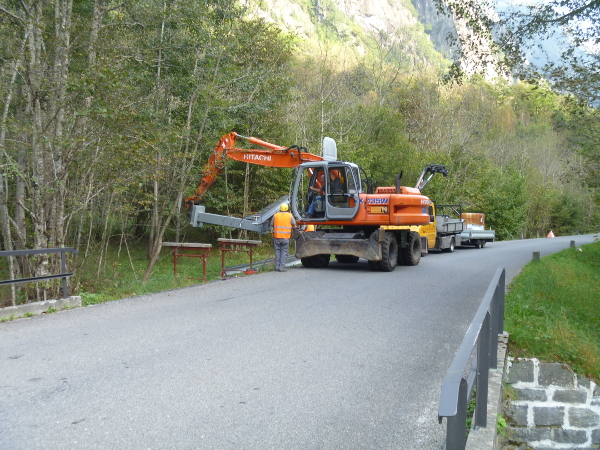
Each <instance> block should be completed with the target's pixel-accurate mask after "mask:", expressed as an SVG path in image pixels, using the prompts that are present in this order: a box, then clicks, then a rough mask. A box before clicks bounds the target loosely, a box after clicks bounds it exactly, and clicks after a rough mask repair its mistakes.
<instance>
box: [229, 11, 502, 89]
mask: <svg viewBox="0 0 600 450" xmlns="http://www.w3.org/2000/svg"><path fill="white" fill-rule="evenodd" d="M240 1H242V2H243V3H244V4H245V5H246V6H247V7H248V8H249V11H250V14H251V15H253V16H256V17H261V18H263V19H265V20H267V21H271V22H274V23H276V24H277V25H278V26H279V27H281V28H282V29H283V30H285V31H288V32H292V33H295V34H296V35H297V36H298V37H300V38H301V39H305V40H307V41H309V42H310V41H312V42H318V41H322V40H332V41H336V42H341V43H342V44H343V45H344V46H345V47H347V48H351V49H352V50H353V51H355V52H356V53H358V54H361V55H364V54H365V53H366V52H367V51H368V50H367V48H368V44H367V43H368V42H369V40H370V42H373V41H374V40H375V42H377V43H379V44H381V45H384V46H390V45H394V44H399V46H400V49H401V50H400V51H401V52H403V53H404V54H409V55H408V56H413V57H414V60H420V61H427V60H429V62H432V58H433V59H435V60H437V61H438V63H439V61H441V57H443V58H445V59H446V60H451V61H455V60H457V59H458V58H460V66H461V68H462V69H463V70H464V71H465V72H466V73H467V74H469V75H470V74H473V73H476V72H477V73H482V74H483V75H484V77H486V78H487V79H493V78H496V77H498V76H504V77H506V74H502V73H501V72H500V70H499V69H498V68H497V64H496V59H495V56H494V55H493V53H492V51H491V46H490V43H489V42H487V40H486V38H482V37H480V36H476V35H475V34H474V33H473V31H472V30H471V29H469V28H468V27H467V26H466V22H464V21H462V22H461V21H460V20H454V18H453V17H452V15H450V14H449V13H448V14H443V13H440V12H439V11H438V9H437V8H436V4H435V3H434V0H240ZM490 14H495V12H494V11H493V10H492V9H490ZM457 37H459V38H460V39H459V40H460V41H461V42H462V44H461V56H460V57H459V56H458V52H456V51H455V50H456V49H457V48H458V44H457V41H456V38H457ZM453 39H454V40H453ZM429 49H432V50H431V51H430V50H429ZM433 49H435V50H433ZM436 51H437V54H436V55H435V56H434V55H433V54H432V52H434V53H435V52H436ZM411 53H412V54H411ZM440 55H441V56H440ZM482 55H483V56H482ZM434 64H435V63H434Z"/></svg>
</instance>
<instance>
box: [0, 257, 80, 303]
mask: <svg viewBox="0 0 600 450" xmlns="http://www.w3.org/2000/svg"><path fill="white" fill-rule="evenodd" d="M66 252H69V253H73V254H74V255H77V250H75V249H74V248H71V247H64V248H43V249H38V250H10V251H1V252H0V256H29V255H43V254H50V253H60V260H61V267H62V273H60V274H57V275H44V276H39V277H29V278H17V279H16V280H2V281H0V286H4V285H9V284H18V283H28V282H31V281H42V280H54V279H56V278H62V280H63V281H62V292H63V298H67V297H68V295H67V278H68V277H72V276H73V273H67V261H66V257H65V253H66Z"/></svg>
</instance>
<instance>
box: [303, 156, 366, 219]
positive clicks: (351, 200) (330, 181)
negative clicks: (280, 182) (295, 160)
mask: <svg viewBox="0 0 600 450" xmlns="http://www.w3.org/2000/svg"><path fill="white" fill-rule="evenodd" d="M360 192H361V182H360V170H359V167H358V166H357V165H356V164H352V163H345V162H341V161H319V162H310V163H304V164H301V165H300V166H298V167H297V170H296V176H295V180H294V187H293V190H292V199H291V202H292V203H291V206H292V213H293V214H294V216H295V217H296V218H298V219H299V220H305V221H307V220H310V221H316V222H319V221H326V220H352V219H353V218H354V217H355V216H356V213H357V212H358V207H359V203H360V202H359V194H360Z"/></svg>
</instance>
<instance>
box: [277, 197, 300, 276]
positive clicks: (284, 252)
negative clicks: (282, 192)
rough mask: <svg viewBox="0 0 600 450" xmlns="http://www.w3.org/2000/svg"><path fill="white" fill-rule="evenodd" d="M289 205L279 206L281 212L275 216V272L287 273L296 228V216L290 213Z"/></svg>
mask: <svg viewBox="0 0 600 450" xmlns="http://www.w3.org/2000/svg"><path fill="white" fill-rule="evenodd" d="M289 209H290V207H289V206H288V204H287V203H282V204H281V205H280V206H279V212H278V213H276V214H275V215H274V216H273V247H275V270H276V271H277V272H285V271H286V268H285V263H286V260H287V256H288V252H289V249H290V238H291V237H292V228H294V227H295V226H296V221H295V220H294V216H292V214H291V213H290V212H289Z"/></svg>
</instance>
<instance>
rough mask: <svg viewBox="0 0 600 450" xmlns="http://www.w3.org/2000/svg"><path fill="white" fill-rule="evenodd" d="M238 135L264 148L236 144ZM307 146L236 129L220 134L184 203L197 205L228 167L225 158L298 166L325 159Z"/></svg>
mask: <svg viewBox="0 0 600 450" xmlns="http://www.w3.org/2000/svg"><path fill="white" fill-rule="evenodd" d="M238 138H242V139H246V140H247V141H248V142H250V143H251V144H254V145H258V146H261V147H264V148H263V149H244V148H237V147H236V146H235V144H236V141H237V139H238ZM305 150H306V149H304V148H303V147H298V146H297V145H293V146H291V147H282V146H280V145H275V144H271V143H270V142H266V141H263V140H261V139H257V138H255V137H246V136H242V135H241V134H237V133H235V132H231V133H229V134H226V135H225V136H223V137H221V139H220V140H219V142H218V143H217V145H216V146H215V148H214V150H213V153H212V155H210V157H209V158H208V161H207V163H206V165H205V166H204V168H203V170H202V179H201V180H200V184H199V185H198V188H197V189H196V192H195V194H194V195H192V196H190V197H188V198H186V199H185V205H186V207H187V208H188V210H189V209H190V208H191V207H192V206H193V205H197V204H198V203H199V202H200V199H201V198H202V197H203V196H204V195H205V194H206V192H208V190H209V189H210V188H211V186H212V185H213V184H215V182H216V181H217V178H218V177H219V176H220V175H221V173H222V172H223V170H224V169H225V158H230V159H233V160H235V161H242V162H247V163H250V164H258V165H261V166H268V167H295V166H297V165H298V164H301V163H303V162H308V161H322V160H323V158H322V157H321V156H318V155H313V154H312V153H308V152H306V151H305Z"/></svg>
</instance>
